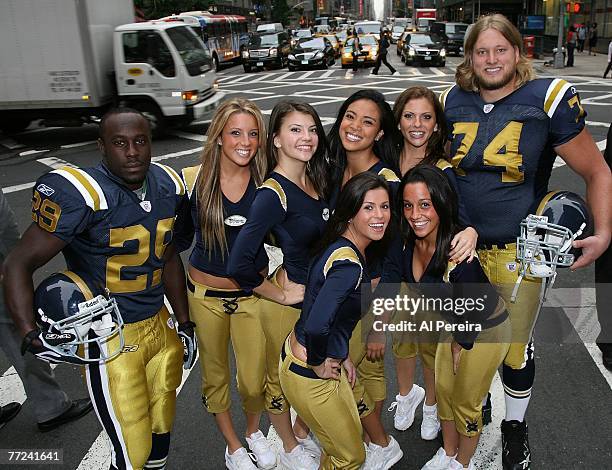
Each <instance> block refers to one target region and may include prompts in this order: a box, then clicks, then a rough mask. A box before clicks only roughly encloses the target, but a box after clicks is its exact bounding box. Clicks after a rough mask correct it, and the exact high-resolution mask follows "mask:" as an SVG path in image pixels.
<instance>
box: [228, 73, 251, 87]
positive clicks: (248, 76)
mask: <svg viewBox="0 0 612 470" xmlns="http://www.w3.org/2000/svg"><path fill="white" fill-rule="evenodd" d="M250 77H251V76H250V75H242V76H241V77H238V78H235V79H234V80H232V81H231V82H225V85H233V84H234V83H238V82H241V81H242V80H245V79H247V78H250Z"/></svg>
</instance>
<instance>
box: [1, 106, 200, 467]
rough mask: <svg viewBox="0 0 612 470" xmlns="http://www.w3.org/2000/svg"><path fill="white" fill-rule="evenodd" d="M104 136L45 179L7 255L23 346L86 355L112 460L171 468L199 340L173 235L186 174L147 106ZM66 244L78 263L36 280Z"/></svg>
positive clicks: (53, 357) (109, 118)
mask: <svg viewBox="0 0 612 470" xmlns="http://www.w3.org/2000/svg"><path fill="white" fill-rule="evenodd" d="M98 146H99V148H100V150H101V152H102V155H103V158H102V161H101V162H100V164H98V165H97V166H95V167H93V168H86V169H77V168H73V167H64V168H61V169H57V170H53V171H51V172H49V173H47V174H46V175H43V176H42V177H41V178H40V179H39V180H38V181H37V183H36V185H35V187H34V193H33V198H32V219H33V223H32V224H31V225H30V227H29V228H28V229H27V230H26V231H25V233H24V235H23V237H22V239H21V241H20V242H19V243H18V244H17V246H16V247H15V249H14V250H13V251H12V252H11V254H10V255H9V256H8V258H7V260H6V262H5V266H4V270H5V281H4V282H5V286H6V290H5V292H6V300H7V307H8V309H9V311H10V313H11V315H12V316H13V319H14V321H15V324H16V326H17V328H18V330H19V331H20V332H21V334H22V335H23V337H24V340H23V343H22V354H25V353H26V352H29V353H33V354H35V355H37V356H38V357H39V358H41V359H44V360H47V361H50V362H70V363H73V364H81V365H84V366H85V368H84V369H85V375H86V380H87V388H88V390H89V393H90V396H91V399H92V401H93V402H94V406H95V410H96V413H97V415H98V419H99V420H100V423H101V424H102V426H103V427H104V430H105V431H106V433H107V434H108V437H109V439H110V442H111V449H112V452H111V465H110V468H111V469H143V468H155V469H163V468H165V465H166V459H167V456H168V449H169V446H170V431H171V430H172V425H173V422H174V416H175V408H176V389H177V388H178V386H179V385H180V383H181V376H182V366H183V367H190V366H191V365H193V362H194V361H195V356H196V352H197V350H196V347H197V344H196V340H195V335H194V327H195V325H194V324H193V323H192V322H190V321H189V310H188V304H187V291H186V287H185V273H184V269H183V265H182V262H181V260H180V258H179V256H178V254H177V253H176V251H175V249H174V246H173V244H172V233H173V227H174V225H175V215H176V214H177V211H178V209H179V206H181V204H186V203H187V199H186V195H185V186H184V185H183V183H182V180H181V178H180V177H179V176H178V174H176V173H175V172H174V170H172V169H171V168H169V167H165V166H163V165H158V164H151V130H150V128H149V123H148V121H147V120H146V118H145V117H144V116H143V115H142V114H140V113H139V112H138V111H135V110H133V109H129V108H117V109H114V110H111V111H109V112H108V113H107V114H106V116H104V118H103V119H102V121H101V123H100V139H99V140H98ZM179 223H180V220H177V221H176V224H179ZM60 252H62V253H63V255H64V257H65V259H66V265H67V267H68V271H65V272H63V273H60V274H54V275H52V276H50V277H49V278H47V279H46V280H45V281H43V282H42V283H41V284H40V285H39V287H38V288H37V289H36V292H34V289H33V284H32V275H33V273H34V271H36V270H37V269H38V268H40V267H41V266H43V265H44V264H46V263H47V262H48V261H49V260H50V259H51V258H53V257H54V256H55V255H56V254H58V253H60ZM164 295H166V296H167V298H168V300H169V302H170V305H171V306H172V308H173V310H174V315H175V317H176V320H177V323H178V334H177V331H176V329H175V323H174V320H173V319H172V318H171V317H170V314H169V312H168V309H167V308H166V307H165V306H164Z"/></svg>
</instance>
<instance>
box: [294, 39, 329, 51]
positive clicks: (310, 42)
mask: <svg viewBox="0 0 612 470" xmlns="http://www.w3.org/2000/svg"><path fill="white" fill-rule="evenodd" d="M298 45H299V46H300V47H302V48H304V49H325V41H323V38H300V40H299V42H298Z"/></svg>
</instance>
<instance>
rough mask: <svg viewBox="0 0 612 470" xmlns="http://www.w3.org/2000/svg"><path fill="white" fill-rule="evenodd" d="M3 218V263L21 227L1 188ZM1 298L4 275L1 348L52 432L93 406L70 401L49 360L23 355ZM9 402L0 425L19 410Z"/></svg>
mask: <svg viewBox="0 0 612 470" xmlns="http://www.w3.org/2000/svg"><path fill="white" fill-rule="evenodd" d="M0 220H3V221H4V222H3V224H2V228H1V229H0V263H2V262H3V261H4V258H6V256H7V254H8V252H9V251H10V250H11V249H12V248H13V246H14V245H15V244H16V243H17V241H18V240H19V228H18V227H17V222H16V220H15V214H14V213H13V210H12V209H11V207H10V206H9V203H8V201H7V200H6V198H5V196H4V193H3V192H2V191H1V190H0ZM2 299H3V292H2V276H1V275H0V348H1V349H2V351H4V354H6V357H7V358H8V360H9V361H10V363H11V365H12V366H13V367H15V370H16V371H17V375H19V378H20V379H21V380H22V382H23V387H24V388H25V391H26V394H27V396H28V398H29V399H30V401H31V403H32V405H33V406H34V415H35V417H36V420H37V421H38V429H39V430H40V431H42V432H45V431H51V430H52V429H55V428H57V427H58V426H61V425H62V424H65V423H68V422H70V421H74V420H76V419H79V418H80V417H82V416H85V415H86V414H87V413H89V412H90V411H91V410H92V409H93V406H92V404H91V400H89V398H82V399H79V400H70V399H69V398H68V396H67V395H66V393H65V392H64V391H63V390H62V388H61V387H60V385H59V384H58V383H57V381H56V380H55V374H54V373H53V370H52V369H51V367H50V366H49V363H48V362H44V361H41V360H40V359H37V358H36V357H34V355H32V354H28V355H25V356H24V355H22V354H21V336H19V333H18V332H17V328H16V327H15V325H14V324H13V321H12V320H11V318H10V316H9V314H8V312H7V311H6V308H5V306H4V301H3V300H2ZM9 405H12V406H9ZM9 405H5V406H4V409H3V410H2V412H0V427H2V426H3V424H2V422H3V421H4V422H6V421H8V419H12V416H13V415H12V413H13V412H15V410H16V409H17V408H16V407H15V406H14V404H9ZM9 411H10V413H9ZM17 411H18V410H17ZM16 414H17V413H16V412H15V415H16ZM5 418H7V419H6V420H5Z"/></svg>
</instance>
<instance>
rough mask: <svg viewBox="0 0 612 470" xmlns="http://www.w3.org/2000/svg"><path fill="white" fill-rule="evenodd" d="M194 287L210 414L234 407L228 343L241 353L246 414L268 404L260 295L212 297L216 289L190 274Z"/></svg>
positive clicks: (204, 391) (240, 375)
mask: <svg viewBox="0 0 612 470" xmlns="http://www.w3.org/2000/svg"><path fill="white" fill-rule="evenodd" d="M189 280H190V281H191V283H192V284H193V286H194V287H195V289H194V292H191V291H188V292H187V294H188V300H189V311H190V316H191V319H192V320H193V321H194V322H195V324H196V329H195V331H196V334H197V337H198V346H199V348H200V368H201V370H202V400H203V401H204V404H205V406H206V409H207V410H208V411H209V412H210V413H222V412H224V411H227V410H229V409H230V406H231V400H230V380H231V379H230V360H229V348H228V346H229V343H230V340H231V342H232V348H233V350H234V356H235V358H236V381H237V384H238V393H239V394H240V398H241V400H242V408H243V409H244V411H245V412H247V413H260V412H261V411H263V409H264V381H265V375H266V370H265V368H266V362H265V342H264V335H263V330H262V329H261V324H260V319H259V313H260V312H259V306H260V303H261V302H260V300H259V298H258V297H256V296H253V295H252V296H249V297H239V298H235V297H228V298H222V297H207V296H206V295H205V294H206V291H207V290H214V291H217V292H223V291H226V289H216V288H211V287H208V286H205V285H203V284H199V283H197V282H195V281H194V280H193V279H191V277H190V278H189Z"/></svg>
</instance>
